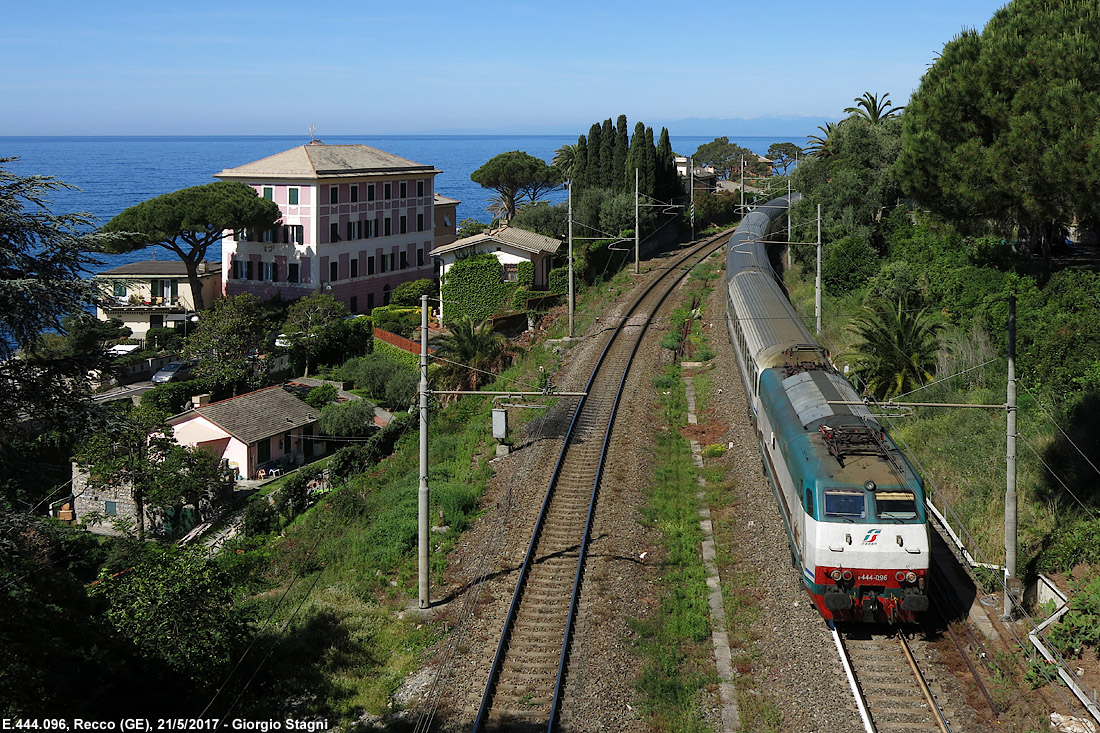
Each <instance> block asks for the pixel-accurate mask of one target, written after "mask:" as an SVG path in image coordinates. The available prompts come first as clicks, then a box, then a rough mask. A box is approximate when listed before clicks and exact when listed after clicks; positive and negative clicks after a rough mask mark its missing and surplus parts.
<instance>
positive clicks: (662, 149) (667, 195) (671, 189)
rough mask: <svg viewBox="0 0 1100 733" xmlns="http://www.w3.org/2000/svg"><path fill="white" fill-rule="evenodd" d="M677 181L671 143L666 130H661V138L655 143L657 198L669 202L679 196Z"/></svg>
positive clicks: (663, 128)
mask: <svg viewBox="0 0 1100 733" xmlns="http://www.w3.org/2000/svg"><path fill="white" fill-rule="evenodd" d="M679 183H680V182H679V180H678V179H677V177H676V160H675V156H674V155H673V154H672V141H671V140H669V137H668V128H667V127H662V128H661V137H660V140H658V142H657V198H659V199H661V200H662V201H671V200H672V199H673V198H674V197H675V196H677V195H679V194H680V185H679Z"/></svg>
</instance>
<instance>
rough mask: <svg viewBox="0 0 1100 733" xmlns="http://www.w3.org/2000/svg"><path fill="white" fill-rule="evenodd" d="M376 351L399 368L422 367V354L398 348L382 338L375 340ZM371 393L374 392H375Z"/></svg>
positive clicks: (414, 368)
mask: <svg viewBox="0 0 1100 733" xmlns="http://www.w3.org/2000/svg"><path fill="white" fill-rule="evenodd" d="M374 353H375V354H378V355H380V356H384V357H385V358H387V359H388V360H389V361H390V362H391V363H393V364H396V365H398V368H408V369H413V370H418V369H420V354H414V353H412V352H411V351H405V350H404V349H401V348H398V347H397V346H394V345H393V344H388V343H386V342H385V341H382V340H381V339H378V340H376V341H375V342H374ZM371 394H374V393H373V392H372V393H371Z"/></svg>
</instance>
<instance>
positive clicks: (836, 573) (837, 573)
mask: <svg viewBox="0 0 1100 733" xmlns="http://www.w3.org/2000/svg"><path fill="white" fill-rule="evenodd" d="M841 575H842V573H841V572H840V569H839V568H837V569H836V570H834V571H833V572H831V573H829V577H830V578H832V579H833V580H834V581H837V580H840V577H841Z"/></svg>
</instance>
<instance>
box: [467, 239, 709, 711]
mask: <svg viewBox="0 0 1100 733" xmlns="http://www.w3.org/2000/svg"><path fill="white" fill-rule="evenodd" d="M729 236H730V235H729V234H728V233H723V234H720V235H717V236H715V237H712V238H710V239H709V240H705V241H704V242H703V243H702V244H701V245H699V246H698V247H696V248H695V249H693V250H692V251H691V252H690V253H688V254H686V255H685V256H684V257H682V258H680V259H679V260H677V261H676V262H675V263H674V264H673V265H671V266H670V267H669V268H668V273H671V272H672V271H674V270H676V269H677V268H680V267H681V266H682V265H683V264H684V263H685V262H687V261H689V260H690V259H692V258H693V257H696V256H698V255H699V253H700V252H703V251H705V252H706V253H705V254H704V255H703V257H702V258H700V261H702V260H704V259H706V258H707V257H709V256H710V255H711V254H713V253H714V252H715V251H717V250H718V249H719V248H720V247H721V246H723V245H724V244H725V243H726V241H727V240H728V239H729ZM710 245H713V247H712V248H710V249H708V247H709V246H710ZM668 273H666V274H665V275H663V276H662V277H660V278H658V279H657V280H655V281H654V282H653V283H652V284H650V285H649V286H648V287H647V288H646V289H645V290H644V291H643V292H642V293H641V294H640V295H639V296H638V297H637V298H636V299H635V301H634V302H633V303H632V304H631V305H630V307H629V309H628V310H627V312H626V313H625V314H624V315H623V317H622V318H621V320H620V322H619V324H618V326H616V328H615V330H614V331H613V332H612V333H611V336H610V337H609V339H608V342H607V344H606V345H605V346H604V349H603V351H602V352H601V353H600V356H599V359H598V360H597V362H596V365H595V367H594V368H593V370H592V373H591V374H590V376H589V378H588V382H587V383H586V385H585V388H584V396H583V397H581V398H580V400H579V401H578V403H577V406H576V408H575V409H574V412H573V418H572V420H570V423H569V428H568V429H567V430H566V433H565V437H564V440H563V445H562V449H561V453H560V454H559V455H558V460H557V462H556V463H555V465H554V470H553V471H552V472H551V474H550V480H549V485H548V487H547V490H546V495H545V496H544V498H543V501H542V506H541V508H540V509H539V514H538V517H537V519H536V521H535V527H534V530H533V531H532V534H531V541H530V542H529V544H528V546H527V552H526V554H525V555H524V559H523V564H522V565H521V566H520V572H519V577H518V579H517V581H516V588H515V590H514V591H513V593H512V600H511V603H510V604H509V608H508V613H507V615H506V617H505V621H504V627H503V629H502V631H501V635H500V640H499V641H498V642H497V649H496V653H495V654H494V656H493V662H492V664H491V665H490V668H489V677H488V679H487V680H486V683H485V690H484V692H483V694H482V699H481V704H480V706H479V707H478V712H477V716H476V717H475V719H474V724H473V731H474V733H478V732H479V731H482V730H484V728H485V726H486V725H487V723H488V714H489V710H490V707H491V705H492V701H493V697H494V689H495V687H496V683H497V681H498V680H499V677H500V672H501V669H502V667H503V663H504V658H505V655H506V652H507V648H508V642H509V638H510V635H511V632H512V630H513V626H514V624H515V620H516V616H517V613H518V610H519V605H520V601H521V599H522V595H523V590H524V586H525V584H526V581H527V578H528V576H529V575H530V571H531V567H532V565H533V563H534V554H535V550H536V547H537V545H538V539H539V536H540V534H541V531H542V528H543V526H544V524H545V520H546V517H547V515H548V513H549V509H550V504H551V501H552V499H553V497H554V490H555V488H556V487H557V484H558V480H559V478H560V475H561V470H562V466H563V465H564V463H565V459H566V456H567V454H568V452H569V446H570V443H571V440H572V438H573V435H574V432H575V430H576V426H577V422H578V421H579V419H580V417H581V414H582V412H583V410H584V406H585V404H586V403H587V401H588V395H589V394H590V393H591V391H592V385H593V383H594V382H595V380H596V377H597V375H598V374H599V371H600V369H601V367H602V366H603V364H604V361H605V359H606V358H607V355H608V354H609V353H610V351H611V348H612V346H613V345H614V344H615V342H616V339H617V338H618V336H619V335H620V334H621V333H622V331H623V329H624V328H625V327H626V325H627V323H628V321H629V319H630V316H631V315H632V314H633V313H634V312H635V311H636V310H637V309H638V308H639V307H640V306H641V304H642V302H643V301H644V300H645V298H646V297H647V296H648V295H649V294H650V292H651V291H652V290H653V289H654V288H656V287H657V285H658V284H660V283H661V282H662V281H663V280H664V279H665V277H667V275H668ZM686 274H687V271H685V272H683V273H681V274H680V275H679V276H678V277H677V278H676V279H675V280H674V281H673V282H674V283H678V282H679V281H680V280H681V279H683V277H684V276H685V275H686ZM671 290H672V287H669V292H671ZM665 297H667V293H666V294H665V296H662V298H661V301H659V303H658V305H659V304H660V302H663V300H664V298H665ZM644 325H645V326H648V323H646V324H644ZM642 330H643V332H644V330H645V329H644V327H643V329H642ZM640 343H641V337H640V335H639V338H638V340H637V341H636V344H635V347H634V350H633V351H632V352H631V353H632V356H633V354H634V353H636V351H637V348H638V345H639V344H640ZM627 371H629V362H628V364H627V367H626V369H625V370H624V375H623V378H622V380H621V381H620V388H619V391H618V394H617V396H616V404H615V406H614V407H613V409H612V417H611V420H610V421H609V423H608V427H607V431H606V433H605V438H604V442H603V445H602V447H601V454H600V460H599V464H598V468H597V476H596V479H595V482H594V484H595V488H594V493H595V492H596V490H597V489H598V486H599V478H600V476H599V474H600V473H601V472H602V467H603V462H604V458H605V455H606V450H607V444H608V440H609V436H610V432H611V427H612V423H613V422H614V415H615V412H616V410H617V403H618V399H619V395H621V393H622V385H623V384H625V378H626V372H627ZM595 503H596V496H595V495H594V496H593V497H592V499H591V500H590V502H589V514H588V517H587V521H586V528H585V533H584V536H583V539H582V545H581V548H580V559H579V560H578V573H580V572H581V570H583V564H584V557H585V554H586V549H587V543H588V539H589V536H590V531H591V524H592V520H593V518H594V514H595ZM573 585H574V596H573V598H571V601H570V610H569V615H568V621H567V629H566V633H565V635H564V637H563V641H562V653H561V657H560V661H559V666H558V679H557V681H556V683H555V692H554V697H553V700H552V703H551V704H552V707H551V710H550V716H549V717H550V720H549V723H548V726H547V730H550V729H552V728H553V726H554V724H555V723H556V720H557V710H558V708H559V706H560V702H561V700H560V694H561V689H562V682H563V677H564V675H563V672H564V665H565V660H566V657H567V652H568V649H569V641H570V635H571V633H572V618H573V615H574V614H575V610H576V603H577V599H578V598H579V595H578V593H579V588H580V577H579V576H578V577H575V578H574V584H573Z"/></svg>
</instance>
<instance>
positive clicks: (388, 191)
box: [382, 183, 393, 199]
mask: <svg viewBox="0 0 1100 733" xmlns="http://www.w3.org/2000/svg"><path fill="white" fill-rule="evenodd" d="M382 197H383V198H386V199H390V198H393V187H392V184H389V183H384V184H382Z"/></svg>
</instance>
